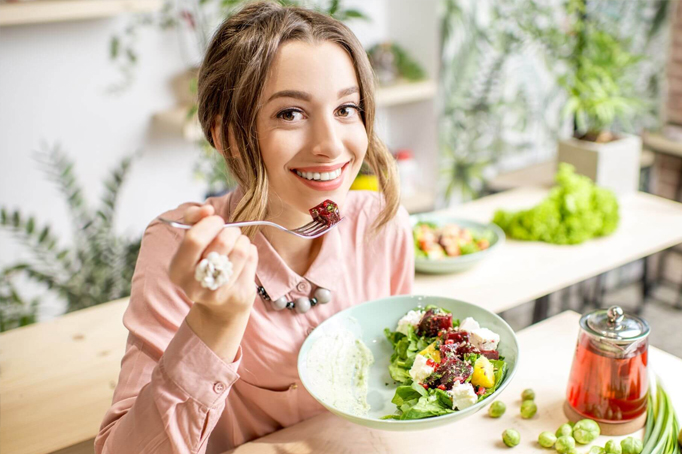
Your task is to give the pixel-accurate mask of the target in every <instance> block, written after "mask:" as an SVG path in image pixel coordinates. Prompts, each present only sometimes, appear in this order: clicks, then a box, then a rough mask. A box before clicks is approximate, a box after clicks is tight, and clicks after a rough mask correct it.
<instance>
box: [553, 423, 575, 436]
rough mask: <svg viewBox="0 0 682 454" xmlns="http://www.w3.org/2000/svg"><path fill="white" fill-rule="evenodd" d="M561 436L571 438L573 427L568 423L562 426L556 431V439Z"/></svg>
mask: <svg viewBox="0 0 682 454" xmlns="http://www.w3.org/2000/svg"><path fill="white" fill-rule="evenodd" d="M563 435H566V436H569V437H572V436H573V426H571V425H570V424H569V423H566V424H562V425H561V426H560V427H559V428H558V429H557V430H556V437H557V438H559V437H561V436H563Z"/></svg>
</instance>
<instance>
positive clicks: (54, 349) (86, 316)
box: [0, 299, 128, 454]
mask: <svg viewBox="0 0 682 454" xmlns="http://www.w3.org/2000/svg"><path fill="white" fill-rule="evenodd" d="M127 304H128V301H127V299H124V300H119V301H114V302H111V303H106V304H101V305H99V306H95V307H91V308H88V309H83V310H81V311H78V312H73V313H71V314H68V315H64V316H62V317H59V318H56V319H54V320H51V321H48V322H43V323H38V324H35V325H29V326H26V327H24V328H17V329H14V330H11V331H8V332H6V333H3V334H1V335H0V453H2V454H5V453H6V454H43V453H51V452H55V451H58V450H60V449H65V448H69V449H68V450H67V451H63V452H62V454H66V453H67V452H68V453H81V452H83V453H87V452H89V453H92V452H94V446H93V438H94V436H95V435H96V434H97V432H98V431H99V425H100V423H101V422H102V418H103V417H104V413H106V411H107V410H108V409H109V406H110V405H111V398H112V396H113V393H114V388H115V387H116V382H117V380H118V373H119V370H120V364H121V358H123V353H124V351H125V341H126V336H127V333H128V331H127V330H126V329H125V327H124V326H123V323H122V322H121V320H122V318H123V312H124V310H125V308H126V306H127Z"/></svg>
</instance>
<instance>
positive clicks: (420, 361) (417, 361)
mask: <svg viewBox="0 0 682 454" xmlns="http://www.w3.org/2000/svg"><path fill="white" fill-rule="evenodd" d="M426 361H428V358H426V356H424V355H417V356H416V357H415V358H414V364H413V365H412V368H411V369H410V377H412V380H414V381H416V382H417V383H424V380H426V379H427V378H428V377H429V375H431V374H432V373H433V371H434V370H436V368H435V367H431V366H429V365H428V364H426Z"/></svg>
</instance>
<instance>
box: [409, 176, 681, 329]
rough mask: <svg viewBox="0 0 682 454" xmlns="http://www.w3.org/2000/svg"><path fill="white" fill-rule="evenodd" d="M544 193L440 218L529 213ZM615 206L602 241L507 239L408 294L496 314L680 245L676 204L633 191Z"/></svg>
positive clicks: (520, 192)
mask: <svg viewBox="0 0 682 454" xmlns="http://www.w3.org/2000/svg"><path fill="white" fill-rule="evenodd" d="M547 193H548V190H547V189H544V188H521V189H515V190H512V191H507V192H503V193H500V194H495V195H491V196H487V197H483V198H481V199H478V200H476V201H473V202H470V203H466V204H464V205H461V206H459V207H455V208H453V209H449V210H443V211H442V212H443V213H448V214H452V215H455V216H459V217H461V218H465V219H473V220H476V221H481V222H490V220H491V219H492V218H493V214H494V213H495V211H496V210H497V209H499V208H504V209H506V210H519V209H523V208H529V207H531V206H533V205H535V204H537V203H539V202H540V201H541V200H542V199H543V198H545V197H546V195H547ZM620 206H621V223H620V226H619V227H618V230H617V231H616V232H614V233H613V234H612V235H610V236H608V237H604V238H598V239H594V240H590V241H587V242H585V243H583V244H579V245H572V246H560V245H553V244H547V243H540V242H525V241H513V240H507V242H506V244H505V245H504V247H502V248H500V249H499V250H498V251H497V252H495V254H493V255H491V256H490V257H488V258H487V259H486V260H484V261H483V262H481V263H480V264H479V265H478V266H476V267H475V268H473V269H470V270H468V271H465V272H463V273H459V274H450V275H424V274H418V275H417V276H416V279H415V285H414V293H415V294H424V295H438V296H447V297H451V298H457V299H461V300H463V301H467V302H471V303H475V304H478V305H480V306H482V307H485V308H486V309H488V310H490V311H493V312H502V311H504V310H507V309H510V308H513V307H515V306H518V305H519V304H523V303H526V302H529V301H533V300H536V299H538V298H541V297H544V296H546V295H549V294H550V293H552V292H555V291H557V290H561V289H563V288H565V287H568V286H570V285H573V284H576V283H578V282H581V281H584V280H585V279H589V278H591V277H594V276H597V275H599V274H601V273H603V272H605V271H609V270H612V269H614V268H617V267H619V266H621V265H624V264H626V263H629V262H632V261H634V260H638V259H640V258H642V257H646V256H649V255H651V254H654V253H656V252H659V251H661V250H663V249H666V248H668V247H671V246H673V245H676V244H678V243H682V204H680V203H677V202H673V201H671V200H667V199H664V198H661V197H656V196H654V195H651V194H647V193H643V192H637V193H633V194H631V195H630V196H627V197H624V198H622V199H621V201H620ZM540 315H542V314H540ZM539 318H544V317H539Z"/></svg>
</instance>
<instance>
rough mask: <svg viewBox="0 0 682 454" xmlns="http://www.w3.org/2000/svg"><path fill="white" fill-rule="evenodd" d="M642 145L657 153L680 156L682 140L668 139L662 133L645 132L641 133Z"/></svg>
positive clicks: (681, 154) (681, 155) (681, 153)
mask: <svg viewBox="0 0 682 454" xmlns="http://www.w3.org/2000/svg"><path fill="white" fill-rule="evenodd" d="M642 143H643V145H644V147H646V148H648V149H650V150H652V151H655V152H657V153H665V154H668V155H672V156H679V157H682V142H679V141H676V140H672V139H669V138H668V137H666V136H664V135H663V134H656V133H649V132H645V133H643V134H642Z"/></svg>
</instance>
